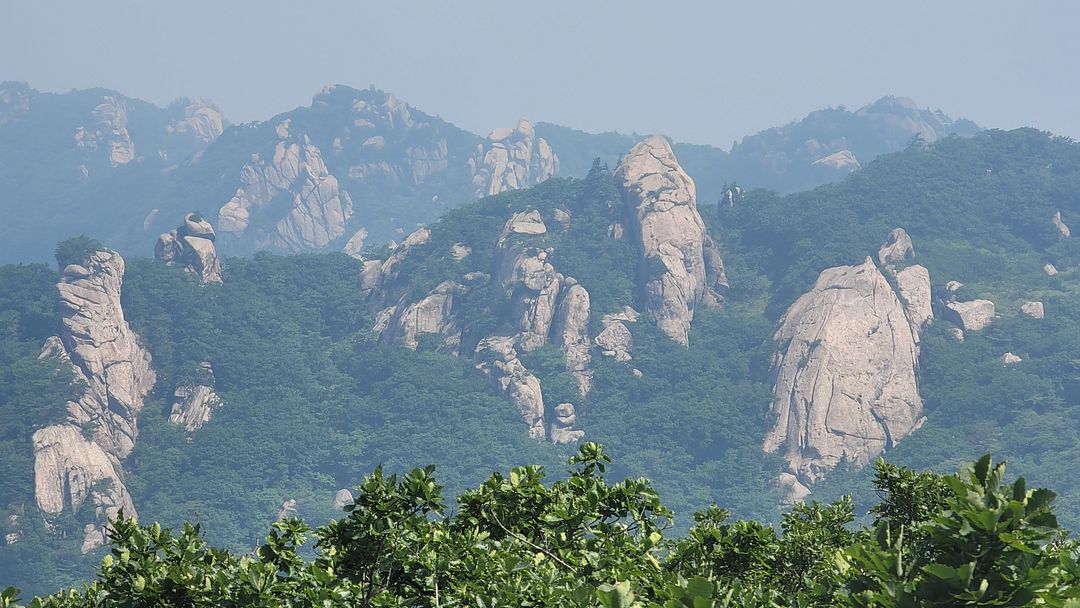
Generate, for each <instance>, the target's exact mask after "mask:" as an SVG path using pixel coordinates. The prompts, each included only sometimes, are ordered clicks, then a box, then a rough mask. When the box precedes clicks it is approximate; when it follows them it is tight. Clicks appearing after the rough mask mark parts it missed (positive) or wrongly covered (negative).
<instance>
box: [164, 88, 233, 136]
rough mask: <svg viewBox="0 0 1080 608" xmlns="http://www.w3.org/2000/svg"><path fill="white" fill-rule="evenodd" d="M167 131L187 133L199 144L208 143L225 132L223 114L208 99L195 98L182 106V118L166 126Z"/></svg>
mask: <svg viewBox="0 0 1080 608" xmlns="http://www.w3.org/2000/svg"><path fill="white" fill-rule="evenodd" d="M166 130H167V131H168V132H169V133H181V134H189V135H191V136H192V137H194V138H195V140H196V141H198V142H199V143H201V144H204V145H205V144H209V143H210V142H212V141H214V140H215V139H217V138H218V136H219V135H221V134H222V133H224V132H225V116H224V115H223V114H222V113H221V108H220V107H218V105H217V104H215V103H214V102H213V101H211V100H209V99H202V98H200V99H196V100H195V101H193V102H191V103H189V104H188V105H187V106H185V107H184V118H183V119H182V120H176V121H173V123H172V124H171V125H169V126H168V127H166Z"/></svg>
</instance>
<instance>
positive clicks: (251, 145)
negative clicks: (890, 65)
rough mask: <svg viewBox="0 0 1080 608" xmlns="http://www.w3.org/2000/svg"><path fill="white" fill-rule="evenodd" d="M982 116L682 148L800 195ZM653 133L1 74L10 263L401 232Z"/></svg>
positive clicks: (714, 191) (613, 153) (912, 108)
mask: <svg viewBox="0 0 1080 608" xmlns="http://www.w3.org/2000/svg"><path fill="white" fill-rule="evenodd" d="M977 130H978V127H977V126H976V125H975V124H974V123H972V122H971V121H968V120H962V119H961V120H952V119H950V118H949V117H947V116H945V115H944V114H942V113H941V112H935V111H930V110H925V109H920V108H919V106H918V105H917V104H916V103H915V102H914V101H912V100H910V99H904V98H895V97H885V98H882V99H880V100H878V101H877V102H874V103H873V104H870V105H867V106H865V107H863V108H860V109H859V110H857V111H855V112H850V111H847V110H846V109H844V108H835V109H827V110H819V111H816V112H812V113H811V114H809V115H808V116H807V117H806V118H804V119H802V120H800V121H797V122H793V123H790V124H788V125H785V126H783V127H776V128H773V129H769V130H766V131H763V132H761V133H758V134H756V135H751V136H748V137H746V138H744V139H743V140H742V141H741V142H739V143H737V144H736V145H735V146H734V147H733V148H732V150H731V151H730V152H727V151H724V150H722V149H719V148H716V147H713V146H707V145H697V144H686V143H675V144H674V150H675V152H676V153H677V154H679V157H680V159H681V161H682V164H683V165H684V166H685V167H686V169H687V171H688V172H689V173H690V174H691V175H692V176H694V178H695V179H696V180H697V182H698V189H699V195H700V198H701V200H702V201H712V200H717V199H719V198H720V197H721V196H722V195H723V190H724V188H723V186H724V185H725V184H729V183H735V182H737V183H739V184H740V185H741V186H742V187H762V188H769V189H774V190H777V191H780V192H790V191H796V190H801V189H805V188H809V187H812V186H815V185H819V184H822V183H827V182H830V181H835V180H837V179H839V178H842V177H843V176H845V175H847V174H848V173H850V172H851V171H852V170H855V169H857V168H859V167H860V166H861V165H862V164H865V163H867V162H869V161H871V160H873V159H874V158H875V157H877V156H878V155H880V154H883V153H887V152H893V151H897V150H900V149H903V148H904V147H906V146H907V145H908V144H909V143H911V142H912V141H913V139H914V138H916V137H918V138H920V139H921V140H923V141H925V142H928V143H929V142H934V141H937V140H938V139H940V138H942V137H946V136H948V135H954V134H955V135H970V134H973V133H974V132H976V131H977ZM642 138H643V137H642V136H638V135H625V134H618V133H602V134H591V133H585V132H583V131H578V130H575V129H571V128H568V127H563V126H558V125H553V124H549V123H542V122H541V123H537V124H536V125H533V124H532V123H530V122H529V121H528V120H524V119H523V120H521V121H520V122H519V123H518V124H517V125H516V126H514V127H500V128H496V129H494V130H492V132H491V133H490V134H488V135H487V136H486V137H482V136H480V135H476V134H473V133H469V132H467V131H464V130H462V129H459V128H457V127H455V126H454V125H453V124H451V123H448V122H446V121H444V120H442V119H440V118H438V117H436V116H432V115H430V114H426V113H424V112H422V111H420V110H418V109H416V108H414V107H412V106H410V105H409V104H407V103H405V102H404V101H402V100H400V99H398V98H397V97H395V96H394V95H392V94H389V93H386V92H383V91H379V90H376V89H374V88H370V89H364V90H358V89H353V88H350V87H346V86H328V87H326V88H325V89H324V90H323V91H321V92H319V93H318V94H317V95H315V96H314V98H313V99H312V103H311V105H310V106H309V107H306V108H297V109H295V110H292V111H289V112H285V113H282V114H279V115H277V116H274V117H273V118H270V119H268V120H266V121H260V122H254V123H249V124H241V125H230V124H229V123H228V122H227V121H226V119H225V116H224V114H223V112H222V110H221V109H220V108H219V107H218V106H216V105H215V104H214V103H212V102H210V101H207V100H202V99H200V100H195V101H191V100H187V99H183V100H178V101H177V102H174V103H173V104H170V105H169V107H167V108H159V107H156V106H154V105H152V104H149V103H146V102H143V101H140V100H138V99H134V98H130V97H126V96H124V95H122V94H120V93H118V92H116V91H109V90H105V89H88V90H83V91H72V92H69V93H63V94H55V93H43V92H40V91H36V90H34V89H32V88H30V87H29V86H28V85H27V84H24V83H14V82H7V83H3V84H0V213H3V214H4V217H5V218H6V221H5V222H4V223H3V225H2V226H0V261H4V262H15V261H45V260H49V259H50V258H51V256H52V248H53V246H54V244H55V243H56V242H57V241H59V240H62V239H64V238H68V237H70V236H74V235H77V234H83V233H85V234H87V235H88V236H91V237H94V238H98V239H100V240H102V241H103V242H106V243H108V244H109V245H110V246H111V247H114V248H115V249H117V250H118V251H121V252H124V253H134V254H149V252H150V251H151V248H152V247H153V244H154V242H155V240H156V238H157V235H158V234H160V233H163V232H165V231H167V230H169V229H171V228H173V227H175V226H176V225H177V224H178V223H179V222H181V221H182V219H183V217H184V216H185V214H187V213H188V212H191V211H199V212H201V214H202V215H203V216H205V217H206V218H207V219H208V221H210V223H211V224H212V225H213V226H214V227H215V228H216V229H217V231H218V233H219V241H218V248H219V249H220V250H221V251H222V253H225V254H246V253H251V252H253V251H257V250H262V249H267V250H272V251H280V252H313V251H327V250H342V249H347V250H348V251H350V252H352V253H353V254H356V253H358V252H360V251H361V250H362V249H363V248H364V247H371V246H376V247H378V246H381V245H382V244H384V243H386V242H388V241H392V240H400V239H401V238H403V237H404V235H406V234H408V233H410V232H412V231H413V230H414V229H415V228H416V227H417V226H418V225H423V224H427V223H430V222H431V221H432V220H434V219H435V218H437V217H439V216H440V215H442V214H443V213H444V212H445V211H446V210H448V209H450V208H453V207H456V206H459V205H461V204H463V203H466V202H469V201H471V200H475V199H476V198H477V197H479V196H486V195H491V194H497V193H499V192H502V191H505V190H510V189H517V188H523V187H527V186H531V185H535V184H536V183H539V182H541V181H544V180H546V179H549V178H551V177H567V176H574V177H581V176H584V175H585V174H586V173H587V172H588V171H589V169H590V167H591V166H592V162H593V160H594V159H597V158H599V159H600V160H601V161H602V162H604V163H606V164H607V165H609V166H612V167H614V166H615V165H616V164H617V163H618V161H619V159H620V157H621V156H622V155H623V154H625V153H626V151H627V150H629V149H630V147H632V146H633V145H634V144H635V143H636V142H638V141H640V140H641V139H642Z"/></svg>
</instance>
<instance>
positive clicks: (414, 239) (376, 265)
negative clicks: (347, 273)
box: [360, 228, 431, 306]
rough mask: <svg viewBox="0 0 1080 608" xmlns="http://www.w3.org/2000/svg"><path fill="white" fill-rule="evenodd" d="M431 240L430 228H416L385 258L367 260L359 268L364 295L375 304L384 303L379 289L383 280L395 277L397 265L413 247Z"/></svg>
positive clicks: (383, 297) (383, 296) (386, 280)
mask: <svg viewBox="0 0 1080 608" xmlns="http://www.w3.org/2000/svg"><path fill="white" fill-rule="evenodd" d="M430 241H431V230H430V229H428V228H418V229H417V230H415V231H414V232H412V233H411V234H409V236H407V237H405V240H404V241H402V242H401V244H400V245H396V246H394V247H393V252H392V253H391V254H390V255H389V256H388V257H387V258H386V259H385V260H368V261H366V262H364V266H363V269H362V270H361V277H360V288H361V290H362V291H363V293H364V295H365V296H366V297H368V298H369V299H370V300H372V303H373V304H374V305H376V306H381V305H382V304H384V303H385V294H383V293H382V291H381V290H380V289H379V288H380V287H381V286H382V285H383V283H384V282H389V281H391V280H393V279H394V278H396V277H397V273H398V270H399V268H398V267H399V266H400V265H401V263H402V262H403V261H405V258H407V257H408V256H409V254H410V253H411V252H412V250H413V248H414V247H420V246H421V245H426V244H428V243H429V242H430Z"/></svg>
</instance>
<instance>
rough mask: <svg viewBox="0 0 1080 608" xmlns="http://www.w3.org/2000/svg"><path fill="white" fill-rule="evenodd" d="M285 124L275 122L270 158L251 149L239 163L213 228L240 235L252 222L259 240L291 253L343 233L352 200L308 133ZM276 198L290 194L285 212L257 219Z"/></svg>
mask: <svg viewBox="0 0 1080 608" xmlns="http://www.w3.org/2000/svg"><path fill="white" fill-rule="evenodd" d="M289 129H290V121H289V120H285V121H284V122H282V123H280V124H278V126H277V135H278V138H279V141H278V142H277V144H276V145H275V146H274V154H273V157H272V158H270V159H269V160H267V159H264V158H262V157H261V156H259V155H258V154H256V155H253V156H252V160H251V162H249V163H248V164H246V165H244V168H243V169H242V170H241V172H240V183H241V185H240V187H239V188H238V189H237V190H236V194H234V195H233V197H232V198H231V199H230V200H229V201H228V202H226V203H225V205H223V206H222V207H221V209H220V210H219V211H218V227H219V228H220V229H221V230H223V231H225V232H228V233H231V234H234V235H238V236H239V235H242V234H244V233H245V232H247V231H248V230H249V228H251V227H252V225H253V224H255V225H257V226H258V227H259V228H260V230H261V234H260V236H259V237H258V238H257V239H256V240H257V241H258V242H259V243H260V244H261V245H266V246H273V247H276V248H279V249H283V250H285V251H293V252H299V251H311V250H316V249H321V248H322V247H325V246H326V244H327V243H329V242H330V241H332V240H334V239H336V238H338V237H340V236H342V235H343V234H345V227H346V224H347V222H348V220H349V218H350V217H352V213H353V206H352V200H351V199H350V198H349V193H348V192H346V191H345V190H344V189H343V188H341V187H340V186H339V185H338V179H337V178H336V177H335V176H333V175H331V174H330V171H329V170H328V169H327V168H326V163H325V162H323V158H322V151H321V150H319V148H318V147H317V146H316V145H315V144H313V143H312V142H311V140H310V138H308V136H307V135H292V134H290V130H289ZM279 197H285V198H287V199H291V205H292V208H291V210H290V211H289V212H288V214H287V215H286V216H285V217H283V218H280V219H277V220H276V221H275V220H274V218H263V219H261V220H260V219H259V218H258V217H257V216H258V214H259V212H260V211H262V210H263V209H265V208H267V207H268V206H270V203H271V202H272V201H274V200H275V199H278V198H279ZM266 225H269V226H267V227H265V228H263V226H266Z"/></svg>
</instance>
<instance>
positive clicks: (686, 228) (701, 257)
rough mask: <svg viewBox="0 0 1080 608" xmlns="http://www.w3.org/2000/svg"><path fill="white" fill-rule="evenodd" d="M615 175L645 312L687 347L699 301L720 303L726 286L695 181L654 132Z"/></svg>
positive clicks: (623, 161)
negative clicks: (635, 246) (636, 253)
mask: <svg viewBox="0 0 1080 608" xmlns="http://www.w3.org/2000/svg"><path fill="white" fill-rule="evenodd" d="M615 175H616V179H617V180H618V181H619V182H620V183H621V184H622V188H623V190H624V192H625V194H626V204H627V208H628V215H629V217H630V218H631V219H632V221H633V233H634V235H635V238H636V239H637V240H638V243H639V245H640V248H641V252H642V255H643V257H644V259H643V261H642V265H643V275H644V280H645V293H646V314H647V315H648V316H649V318H650V319H651V320H652V321H653V322H655V323H656V324H657V326H658V327H659V328H660V330H661V331H663V332H664V333H665V334H667V335H668V336H669V337H671V338H672V339H673V340H675V341H677V342H679V343H680V344H683V345H686V344H688V343H689V332H690V322H691V320H692V319H693V317H694V310H695V308H696V307H697V305H698V304H699V303H702V302H703V301H704V302H705V303H706V304H707V305H708V304H710V303H717V302H719V300H720V299H721V294H722V293H723V291H724V290H725V289H726V288H727V286H728V283H727V277H726V276H725V274H724V268H723V262H722V261H721V259H720V256H719V255H718V254H716V255H713V254H710V253H707V252H708V251H709V250H710V249H713V252H714V253H715V249H714V247H713V245H712V241H711V239H710V238H709V236H708V234H706V231H705V224H704V222H702V220H701V216H700V215H699V214H698V211H697V202H696V196H697V193H696V189H695V186H694V181H693V180H692V179H690V176H689V175H687V173H686V171H683V169H682V167H681V166H679V163H678V161H677V160H676V158H675V154H674V153H673V152H672V151H671V146H670V145H668V142H667V140H666V139H664V138H663V137H660V136H658V135H654V136H652V137H649V138H648V139H645V140H644V141H642V142H640V143H639V144H637V145H636V146H634V147H633V149H631V150H630V152H629V153H628V154H627V155H626V157H624V158H623V160H622V162H621V163H620V164H619V168H618V170H617V171H616V174H615ZM706 296H708V297H706Z"/></svg>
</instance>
